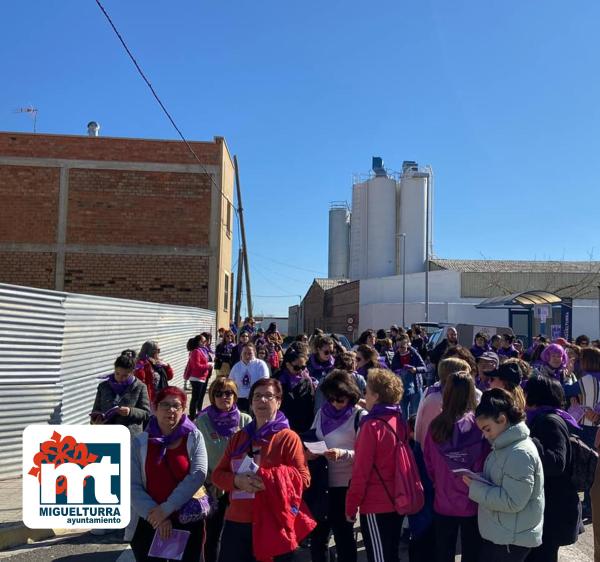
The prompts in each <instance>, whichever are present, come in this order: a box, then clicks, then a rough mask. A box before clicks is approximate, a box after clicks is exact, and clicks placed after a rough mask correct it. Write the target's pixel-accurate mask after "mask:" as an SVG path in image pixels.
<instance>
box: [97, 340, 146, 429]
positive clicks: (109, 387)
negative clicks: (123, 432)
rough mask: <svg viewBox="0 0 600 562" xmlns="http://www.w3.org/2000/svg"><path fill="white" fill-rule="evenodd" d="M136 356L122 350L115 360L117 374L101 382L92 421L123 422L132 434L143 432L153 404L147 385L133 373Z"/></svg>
mask: <svg viewBox="0 0 600 562" xmlns="http://www.w3.org/2000/svg"><path fill="white" fill-rule="evenodd" d="M135 355H136V353H135V351H133V350H129V349H128V350H125V351H123V353H122V354H121V355H120V356H119V357H117V360H116V361H115V371H114V373H112V374H111V375H109V376H108V377H106V378H105V379H104V381H103V382H101V383H100V384H99V385H98V390H97V392H96V399H95V400H94V407H93V409H92V413H91V414H90V422H91V423H92V424H94V425H95V424H109V425H112V424H118V425H124V426H125V427H127V428H128V429H129V431H130V432H131V435H132V436H135V435H137V434H138V433H140V432H141V431H142V427H143V426H144V424H145V423H146V421H147V420H148V418H149V417H150V403H149V401H148V391H147V390H146V385H145V384H144V383H143V382H141V381H140V380H138V379H137V378H136V377H135V376H134V374H133V371H134V369H135Z"/></svg>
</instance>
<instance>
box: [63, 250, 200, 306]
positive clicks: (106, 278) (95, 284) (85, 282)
mask: <svg viewBox="0 0 600 562" xmlns="http://www.w3.org/2000/svg"><path fill="white" fill-rule="evenodd" d="M65 291H69V292H73V293H86V294H90V295H103V296H109V297H121V298H126V299H136V300H145V301H151V302H161V303H170V304H180V305H186V306H198V307H201V308H207V307H208V258H206V257H196V256H131V255H129V256H128V255H109V254H100V255H91V254H67V256H66V258H65Z"/></svg>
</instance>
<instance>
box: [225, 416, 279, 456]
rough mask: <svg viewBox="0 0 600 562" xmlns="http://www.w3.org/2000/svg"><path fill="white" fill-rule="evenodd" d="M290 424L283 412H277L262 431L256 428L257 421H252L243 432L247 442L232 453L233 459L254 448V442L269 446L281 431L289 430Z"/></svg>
mask: <svg viewBox="0 0 600 562" xmlns="http://www.w3.org/2000/svg"><path fill="white" fill-rule="evenodd" d="M289 428H290V422H288V419H287V418H286V417H285V416H284V415H283V412H281V411H277V414H276V415H275V419H272V420H270V421H268V422H267V423H265V424H264V425H263V426H262V427H261V428H260V429H257V428H256V420H255V419H254V420H252V421H251V422H250V423H249V424H248V425H247V426H246V427H244V429H243V431H244V432H245V433H246V439H245V441H244V442H243V443H242V444H241V445H240V446H239V447H238V448H237V449H236V450H235V451H233V453H231V456H232V457H236V456H238V455H240V454H241V453H243V452H244V451H246V450H247V449H248V447H249V446H250V447H251V446H252V442H255V443H259V444H260V445H267V444H268V443H269V440H270V439H271V437H272V436H273V435H275V434H276V433H278V432H279V431H281V430H282V429H289Z"/></svg>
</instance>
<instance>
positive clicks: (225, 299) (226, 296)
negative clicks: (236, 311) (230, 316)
mask: <svg viewBox="0 0 600 562" xmlns="http://www.w3.org/2000/svg"><path fill="white" fill-rule="evenodd" d="M223 310H225V311H227V310H229V274H227V273H225V280H224V283H223Z"/></svg>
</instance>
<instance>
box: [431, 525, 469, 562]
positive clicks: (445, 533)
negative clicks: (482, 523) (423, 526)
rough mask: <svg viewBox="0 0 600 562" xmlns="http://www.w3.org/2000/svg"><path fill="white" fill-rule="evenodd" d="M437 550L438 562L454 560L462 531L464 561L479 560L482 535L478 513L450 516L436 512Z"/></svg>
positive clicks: (452, 561)
mask: <svg viewBox="0 0 600 562" xmlns="http://www.w3.org/2000/svg"><path fill="white" fill-rule="evenodd" d="M433 528H434V532H435V550H436V558H435V559H436V561H437V562H454V555H455V551H456V539H457V538H458V532H459V531H460V542H461V548H462V556H461V560H462V562H478V560H479V551H480V550H481V535H480V534H479V527H478V525H477V515H474V516H473V517H450V516H447V515H440V514H439V513H434V515H433Z"/></svg>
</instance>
